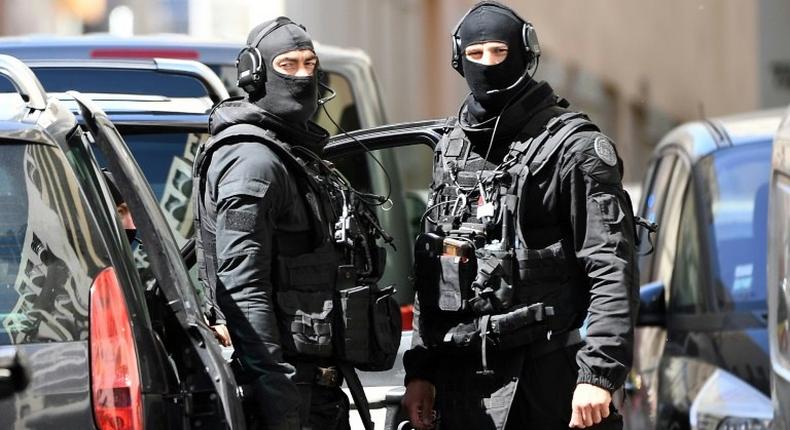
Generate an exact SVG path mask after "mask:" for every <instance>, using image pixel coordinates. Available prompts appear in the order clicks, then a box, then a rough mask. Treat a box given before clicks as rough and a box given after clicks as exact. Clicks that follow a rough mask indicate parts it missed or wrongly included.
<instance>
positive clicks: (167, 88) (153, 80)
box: [0, 67, 208, 97]
mask: <svg viewBox="0 0 790 430" xmlns="http://www.w3.org/2000/svg"><path fill="white" fill-rule="evenodd" d="M33 71H34V72H35V73H36V76H37V77H38V79H39V81H41V85H43V86H44V89H45V90H46V91H47V92H48V93H62V92H66V91H70V90H73V89H75V88H78V89H79V90H80V91H81V92H83V93H109V94H135V95H151V94H156V95H161V96H167V97H205V96H206V95H207V94H208V91H207V90H206V88H205V87H204V86H203V84H202V83H201V82H200V81H199V80H198V79H197V78H194V77H191V76H183V75H175V74H170V73H160V72H157V71H154V70H132V69H100V68H89V67H37V68H36V67H34V68H33ZM13 91H15V90H14V88H13V87H12V86H11V83H10V82H8V81H7V80H6V81H5V82H3V81H0V92H13Z"/></svg>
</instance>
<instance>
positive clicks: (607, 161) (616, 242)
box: [560, 132, 638, 391]
mask: <svg viewBox="0 0 790 430" xmlns="http://www.w3.org/2000/svg"><path fill="white" fill-rule="evenodd" d="M568 147H569V148H570V150H569V151H568V152H566V153H565V155H564V157H563V159H562V165H561V170H560V175H561V193H562V195H563V198H562V202H563V206H564V209H565V211H564V212H565V213H566V214H569V215H568V216H569V219H567V220H566V221H567V222H568V224H569V225H570V226H571V230H572V234H573V241H574V250H575V253H576V258H577V259H578V261H579V263H580V264H581V267H582V268H583V270H584V272H585V273H586V275H587V281H588V285H587V286H586V287H587V288H588V289H589V308H588V312H589V314H588V325H587V336H586V339H585V340H586V344H585V346H584V347H583V348H581V349H580V350H579V352H578V355H577V356H576V362H577V363H578V365H579V376H578V380H577V382H578V383H588V384H593V385H596V386H599V387H602V388H605V389H607V390H610V391H614V390H616V389H617V388H619V387H620V386H622V385H623V383H624V382H625V378H626V375H627V374H628V371H629V370H630V367H631V362H632V358H633V338H634V333H633V332H634V327H633V322H634V320H635V314H636V310H637V302H636V300H635V298H636V297H637V296H638V292H637V290H636V288H637V283H638V281H637V279H638V276H637V267H636V249H635V245H634V244H635V240H634V219H633V209H632V207H631V204H630V200H629V199H628V197H627V195H626V194H625V191H624V190H623V187H622V181H621V177H620V175H621V174H620V170H619V168H618V162H619V159H618V158H617V156H616V153H615V152H614V145H612V144H611V142H610V141H609V140H608V138H606V137H605V136H603V135H602V134H600V133H589V132H588V133H579V134H577V135H575V136H573V137H572V138H571V141H570V142H568ZM585 290H586V289H585ZM585 292H586V291H585Z"/></svg>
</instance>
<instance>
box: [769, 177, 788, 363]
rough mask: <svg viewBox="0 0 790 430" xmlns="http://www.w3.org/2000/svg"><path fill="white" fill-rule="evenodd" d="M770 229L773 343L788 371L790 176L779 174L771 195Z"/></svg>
mask: <svg viewBox="0 0 790 430" xmlns="http://www.w3.org/2000/svg"><path fill="white" fill-rule="evenodd" d="M771 202H772V203H771V205H772V207H773V212H772V213H771V224H772V226H771V227H772V229H771V232H772V233H773V234H774V241H775V242H774V243H775V244H777V245H778V246H776V247H775V248H774V249H771V252H772V258H773V261H772V262H771V263H772V264H774V265H775V267H776V270H775V272H774V273H775V276H776V277H775V278H773V279H770V280H769V281H768V285H770V286H771V288H775V291H777V292H778V293H777V296H778V300H777V301H776V304H775V306H776V321H772V323H773V324H774V327H775V329H776V331H775V332H773V333H774V336H775V339H773V342H772V343H773V344H774V345H776V347H777V348H776V349H777V351H778V352H779V357H781V358H780V360H779V362H780V363H781V365H782V367H784V368H785V369H788V370H790V309H788V306H790V279H788V278H790V225H789V223H788V221H787V220H788V219H790V178H789V177H787V176H778V181H777V182H776V185H775V187H774V190H773V195H772V196H771Z"/></svg>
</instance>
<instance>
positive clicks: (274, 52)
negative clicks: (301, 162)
mask: <svg viewBox="0 0 790 430" xmlns="http://www.w3.org/2000/svg"><path fill="white" fill-rule="evenodd" d="M277 19H278V20H285V19H287V18H284V17H280V18H277ZM272 22H274V20H272V21H266V22H264V23H262V24H260V25H258V26H257V27H255V28H253V29H252V31H250V34H249V36H247V44H251V43H254V42H255V38H256V37H258V35H259V34H260V32H261V30H263V29H264V28H265V27H266V26H268V25H269V24H270V23H272ZM298 49H310V50H312V51H315V49H314V48H313V41H312V40H311V39H310V35H309V34H307V31H305V30H304V28H302V27H300V26H299V25H297V24H295V23H288V24H285V25H283V26H281V27H278V28H277V29H276V30H274V31H272V32H271V33H269V34H268V35H267V36H266V37H264V38H263V39H262V40H261V42H260V43H259V44H258V50H259V51H260V53H261V57H262V58H263V63H264V64H265V65H266V83H265V94H255V93H253V94H250V101H251V102H253V103H255V104H257V105H258V106H260V107H261V108H263V109H264V110H266V111H267V112H269V113H272V114H274V115H276V116H278V117H279V118H281V119H283V120H285V121H286V122H289V123H292V124H293V125H296V126H299V127H300V128H306V124H307V121H308V120H310V118H312V117H313V114H315V112H316V110H318V76H317V75H318V68H317V67H316V70H315V72H314V73H313V75H312V76H298V77H297V76H290V75H286V74H283V73H280V72H277V71H275V70H274V65H272V61H273V60H274V58H275V57H277V56H278V55H280V54H284V53H286V52H288V51H293V50H298Z"/></svg>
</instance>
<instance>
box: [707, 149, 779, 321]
mask: <svg viewBox="0 0 790 430" xmlns="http://www.w3.org/2000/svg"><path fill="white" fill-rule="evenodd" d="M698 169H699V172H700V178H701V180H702V184H703V185H702V189H703V190H704V193H703V195H702V196H701V197H702V201H703V202H704V204H705V211H706V214H707V219H706V225H705V228H707V229H708V238H709V243H708V246H709V247H710V249H711V254H712V256H713V257H712V258H713V259H712V268H713V273H712V275H713V279H714V282H715V283H714V285H715V286H716V289H717V296H718V302H719V306H721V307H722V308H723V309H731V308H741V307H751V308H762V309H765V306H766V303H765V300H766V288H765V281H766V270H765V268H766V257H765V255H766V237H767V233H766V230H767V216H768V215H767V212H768V180H769V172H770V171H771V142H770V141H766V142H763V143H759V144H750V145H743V146H736V147H733V148H728V149H723V150H719V151H717V152H715V153H713V154H712V155H710V156H708V157H706V158H704V159H702V160H700V162H699V163H698Z"/></svg>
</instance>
